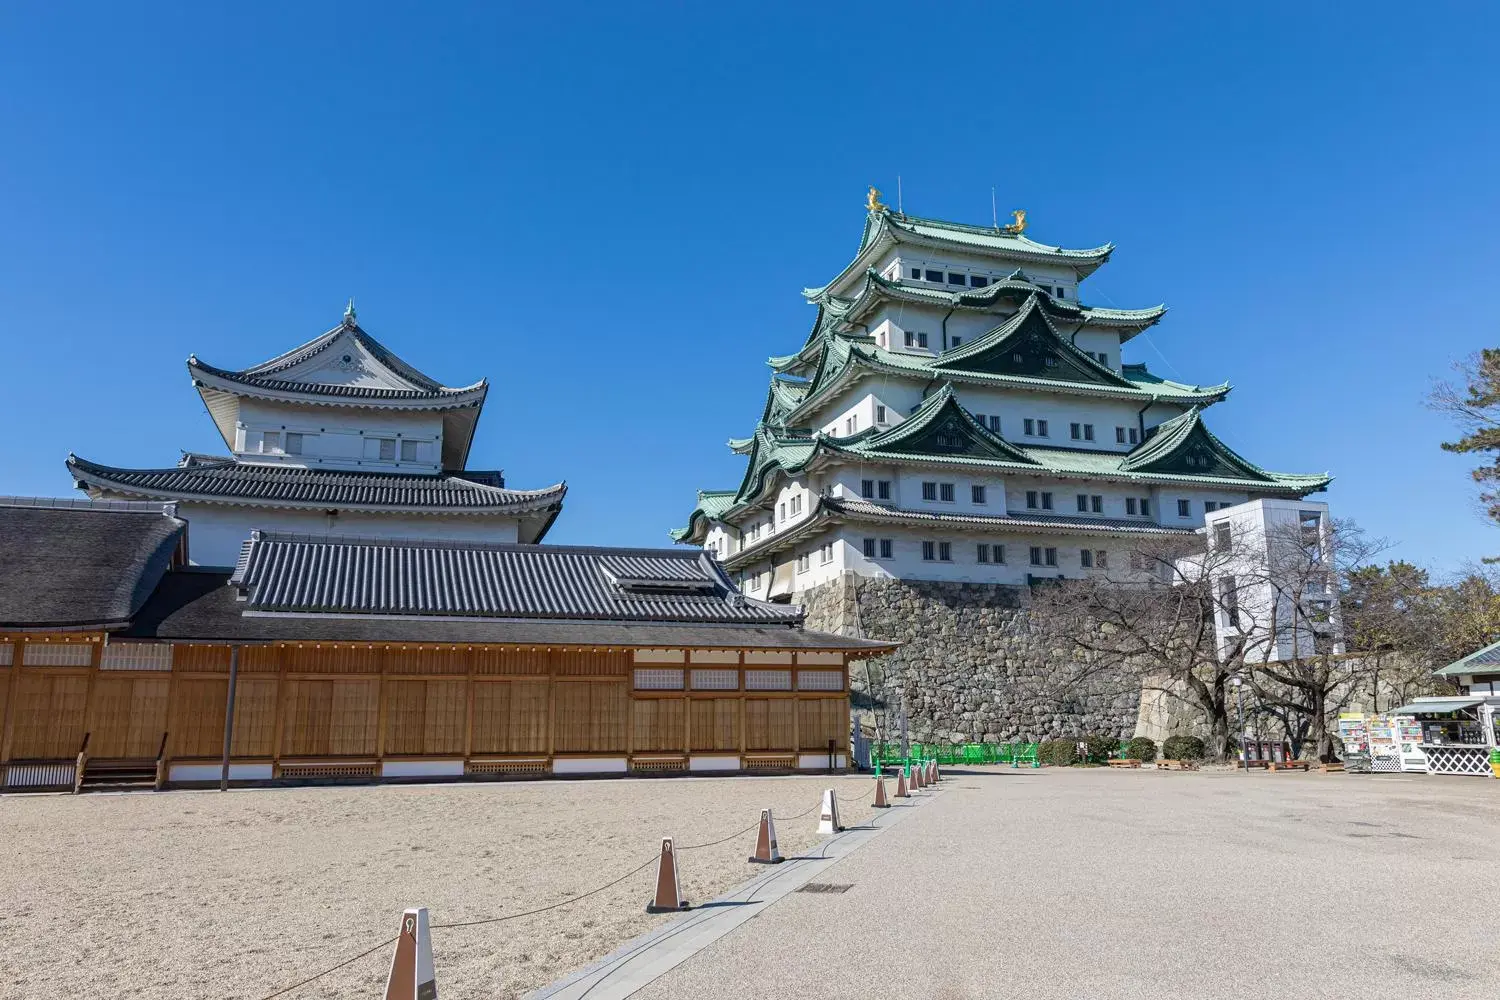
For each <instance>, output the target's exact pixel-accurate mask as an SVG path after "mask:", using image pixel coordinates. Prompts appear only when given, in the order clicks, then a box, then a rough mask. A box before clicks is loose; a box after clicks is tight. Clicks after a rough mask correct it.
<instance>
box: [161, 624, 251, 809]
mask: <svg viewBox="0 0 1500 1000" xmlns="http://www.w3.org/2000/svg"><path fill="white" fill-rule="evenodd" d="M239 679H240V647H238V646H230V647H229V693H228V694H227V695H226V696H225V699H224V760H223V762H222V764H221V766H220V767H219V791H221V792H227V791H229V748H230V746H231V745H232V744H233V743H234V689H235V685H236V684H237V683H238V682H239ZM169 703H170V702H169Z"/></svg>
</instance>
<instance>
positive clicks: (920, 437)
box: [860, 385, 1034, 465]
mask: <svg viewBox="0 0 1500 1000" xmlns="http://www.w3.org/2000/svg"><path fill="white" fill-rule="evenodd" d="M860 450H862V451H865V452H871V453H880V452H886V453H894V454H907V455H913V454H915V455H945V456H946V455H951V456H962V457H966V458H983V459H991V460H994V461H1000V462H1023V463H1026V464H1028V465H1030V464H1034V460H1033V459H1032V458H1030V457H1029V456H1027V455H1026V454H1024V453H1023V452H1021V451H1020V450H1019V449H1017V448H1015V447H1013V446H1012V445H1011V444H1009V443H1008V442H1007V441H1006V440H1005V439H1004V438H1002V437H1000V435H998V434H995V433H994V432H992V431H990V430H988V429H986V428H985V427H982V426H981V425H980V424H979V423H978V422H977V421H975V420H974V418H973V417H971V416H970V415H969V414H968V413H967V412H966V411H965V410H964V408H963V407H962V406H959V405H958V397H957V396H956V395H954V392H953V387H952V386H951V385H944V386H943V387H942V388H941V389H940V390H938V392H936V393H934V394H933V395H932V396H929V397H928V399H927V401H926V402H925V403H923V404H922V406H921V408H919V409H918V410H917V412H916V413H914V414H912V415H911V416H910V417H908V418H907V419H906V420H905V421H904V422H902V423H900V424H898V425H897V426H896V427H893V428H892V429H890V430H888V431H884V432H882V433H880V434H876V435H874V436H872V437H869V438H867V439H866V440H865V442H864V447H863V448H861V449H860Z"/></svg>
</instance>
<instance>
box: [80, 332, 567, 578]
mask: <svg viewBox="0 0 1500 1000" xmlns="http://www.w3.org/2000/svg"><path fill="white" fill-rule="evenodd" d="M188 373H189V374H190V375H191V376H192V379H193V386H194V387H195V388H196V389H197V390H198V393H199V395H200V396H202V398H203V403H204V405H205V406H206V407H207V408H208V412H209V415H210V416H211V417H212V418H213V421H214V424H215V426H216V427H217V428H218V430H219V433H220V435H222V437H223V439H224V446H225V448H226V449H227V450H228V452H229V454H227V455H199V454H194V453H183V455H182V458H181V460H180V461H179V462H178V463H177V465H176V466H175V467H173V468H164V469H122V468H116V467H113V466H108V465H101V464H99V463H96V462H91V461H88V460H86V459H83V458H80V457H78V456H76V455H69V456H68V471H69V472H71V473H72V475H73V478H74V480H75V485H77V486H78V488H79V489H83V490H87V491H88V493H89V495H90V496H93V497H102V498H118V499H128V500H163V501H171V502H173V503H175V504H176V510H177V513H178V516H179V517H182V518H184V519H186V520H188V521H189V522H190V523H191V524H192V533H191V538H192V551H191V552H190V553H189V558H190V560H191V561H192V562H194V563H198V564H201V565H209V566H233V565H234V564H235V561H236V559H237V558H238V556H239V553H240V548H241V545H242V544H243V543H244V542H245V541H246V540H247V539H248V538H249V537H250V532H251V530H253V529H256V528H260V529H265V530H271V531H280V532H296V533H304V534H316V535H360V536H375V537H384V538H443V539H449V540H472V541H477V542H528V543H529V542H538V541H540V540H541V539H542V536H543V535H545V534H546V532H547V529H548V528H549V527H551V525H552V522H553V521H554V520H555V519H556V518H557V515H558V513H559V512H560V511H561V509H562V501H563V496H564V494H565V493H566V492H567V487H566V486H565V485H564V484H562V483H558V484H556V485H554V486H548V487H546V488H544V489H539V490H514V489H509V488H507V487H506V485H505V478H504V475H503V474H502V473H501V472H499V471H477V470H471V469H469V468H468V467H467V466H468V459H469V447H470V444H471V442H472V441H473V438H474V429H475V425H476V424H477V423H478V421H479V414H480V411H481V410H482V409H483V407H484V401H485V396H486V394H487V393H488V391H489V383H488V382H487V381H485V380H480V381H478V382H475V383H474V384H473V385H467V386H461V387H451V386H445V385H442V384H440V383H439V382H437V381H436V380H434V379H432V378H429V377H428V376H426V375H424V374H422V373H421V372H420V371H418V370H417V369H415V368H413V367H412V366H411V365H408V364H407V363H406V362H404V361H402V360H401V359H400V358H398V357H396V356H395V355H394V354H392V353H391V352H390V351H388V350H387V349H386V348H385V347H383V346H382V345H381V344H380V343H379V342H378V341H376V340H375V338H374V337H372V336H370V335H369V334H368V333H366V332H365V331H364V330H363V329H361V328H360V326H359V324H358V322H357V321H356V317H355V312H354V305H353V303H352V302H351V303H350V305H349V308H348V309H347V310H346V311H345V313H344V318H343V321H342V322H341V323H340V324H339V325H338V326H336V327H334V328H333V329H332V330H329V331H328V332H327V333H324V334H323V335H321V336H319V337H317V338H315V339H313V340H310V341H308V342H307V343H305V344H303V345H302V346H300V347H297V348H294V349H293V350H291V351H288V352H287V353H285V354H282V355H280V356H279V357H275V358H272V359H271V360H269V361H266V362H263V363H262V364H259V365H256V366H254V367H252V368H246V369H242V370H238V371H230V370H227V369H223V368H216V367H214V366H213V365H210V364H207V363H205V362H202V361H199V360H198V358H197V357H196V356H195V357H190V358H188Z"/></svg>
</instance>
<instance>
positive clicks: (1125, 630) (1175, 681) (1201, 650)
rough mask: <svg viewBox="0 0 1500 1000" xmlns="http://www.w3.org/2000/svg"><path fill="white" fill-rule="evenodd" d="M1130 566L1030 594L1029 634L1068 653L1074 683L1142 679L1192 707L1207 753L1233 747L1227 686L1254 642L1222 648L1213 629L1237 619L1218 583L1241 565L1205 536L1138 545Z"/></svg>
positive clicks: (1242, 638)
mask: <svg viewBox="0 0 1500 1000" xmlns="http://www.w3.org/2000/svg"><path fill="white" fill-rule="evenodd" d="M1127 556H1128V560H1127V562H1126V564H1125V565H1122V566H1116V567H1110V568H1108V569H1106V570H1102V571H1101V570H1096V572H1095V573H1094V574H1092V575H1090V576H1089V577H1088V578H1086V579H1082V580H1059V581H1057V582H1056V583H1048V584H1046V585H1044V586H1038V587H1035V588H1033V594H1032V600H1031V609H1030V610H1031V614H1030V618H1031V622H1032V627H1033V628H1034V629H1036V630H1037V631H1038V632H1039V633H1041V634H1042V635H1043V636H1045V637H1046V638H1047V639H1048V640H1049V641H1050V642H1051V643H1052V644H1053V645H1054V647H1055V648H1058V649H1060V650H1062V651H1064V652H1067V653H1069V654H1071V656H1072V658H1073V659H1074V662H1075V668H1074V670H1073V671H1072V672H1071V673H1070V674H1068V675H1067V676H1066V677H1065V678H1062V683H1063V684H1064V685H1065V686H1067V685H1076V684H1078V683H1080V682H1082V681H1083V680H1085V679H1086V678H1088V677H1089V676H1092V675H1094V674H1097V673H1099V672H1101V671H1109V672H1115V673H1122V672H1123V673H1127V674H1128V675H1130V676H1134V677H1138V678H1139V679H1140V680H1141V682H1142V687H1143V689H1144V690H1147V691H1158V692H1162V693H1164V694H1165V695H1167V696H1168V697H1171V698H1178V699H1182V700H1183V701H1185V702H1186V703H1187V704H1188V705H1189V706H1190V707H1191V708H1193V709H1195V710H1196V711H1197V712H1198V713H1199V714H1201V716H1202V717H1203V719H1204V720H1205V722H1206V724H1207V727H1208V731H1209V739H1208V741H1207V743H1208V746H1209V751H1210V752H1211V753H1212V754H1214V755H1215V756H1216V757H1223V756H1225V755H1226V754H1227V753H1228V751H1229V747H1230V723H1229V711H1230V708H1231V697H1230V690H1231V689H1230V683H1229V681H1230V678H1232V677H1233V676H1235V675H1236V674H1240V673H1243V672H1244V671H1245V668H1246V656H1247V654H1248V653H1249V652H1250V651H1251V649H1252V644H1251V642H1250V638H1249V636H1246V635H1238V636H1233V637H1231V638H1230V639H1229V640H1228V641H1227V642H1223V643H1221V642H1220V641H1219V636H1218V631H1219V630H1218V629H1216V627H1215V622H1216V621H1217V620H1218V618H1219V617H1220V616H1223V615H1227V614H1232V613H1233V607H1232V602H1233V601H1234V599H1235V596H1236V595H1235V592H1234V591H1233V590H1232V589H1231V590H1229V591H1224V590H1223V589H1222V588H1221V587H1219V586H1218V582H1219V581H1220V580H1221V579H1222V577H1223V576H1224V575H1225V570H1226V567H1229V566H1232V565H1233V562H1234V561H1235V560H1236V559H1237V558H1238V557H1237V556H1236V554H1235V553H1234V551H1233V550H1232V548H1230V549H1222V548H1215V547H1211V546H1206V545H1205V539H1204V537H1203V536H1202V535H1201V534H1170V535H1152V536H1146V537H1143V538H1140V539H1138V540H1136V541H1135V543H1134V544H1133V545H1132V547H1131V549H1130V551H1129V552H1128V553H1127Z"/></svg>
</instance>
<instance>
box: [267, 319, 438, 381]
mask: <svg viewBox="0 0 1500 1000" xmlns="http://www.w3.org/2000/svg"><path fill="white" fill-rule="evenodd" d="M275 377H276V378H278V379H281V380H283V381H287V382H303V383H308V384H315V385H351V386H360V387H363V388H370V389H403V390H408V391H411V390H417V391H421V389H422V387H421V386H418V385H415V384H413V383H412V382H410V381H409V380H407V379H404V378H402V377H401V376H400V375H398V374H396V373H395V372H394V371H392V370H391V369H390V368H389V367H388V366H386V365H385V364H384V363H383V362H381V361H380V360H379V359H378V358H376V357H375V355H374V354H372V353H371V352H370V350H369V349H368V348H367V347H365V345H364V344H361V343H360V342H359V338H358V337H355V336H354V334H353V332H352V331H350V330H342V331H340V332H339V333H338V334H337V335H336V336H335V337H334V338H333V342H332V343H330V344H329V345H328V346H327V347H326V348H324V349H323V350H321V351H319V352H318V353H317V354H314V355H313V356H312V357H310V358H308V359H307V360H306V361H303V362H301V363H299V364H297V365H294V366H292V367H291V368H288V369H285V370H284V371H280V372H277V373H276V375H275Z"/></svg>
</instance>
